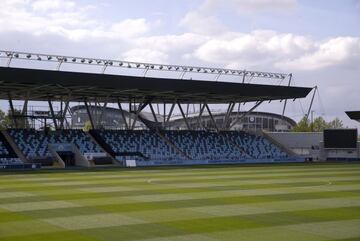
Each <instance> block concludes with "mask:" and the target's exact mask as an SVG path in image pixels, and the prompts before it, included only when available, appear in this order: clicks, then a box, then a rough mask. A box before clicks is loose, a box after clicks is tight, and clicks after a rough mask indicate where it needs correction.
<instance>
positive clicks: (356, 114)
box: [345, 111, 360, 121]
mask: <svg viewBox="0 0 360 241" xmlns="http://www.w3.org/2000/svg"><path fill="white" fill-rule="evenodd" d="M345 113H346V114H347V115H348V116H349V118H350V119H352V120H357V121H360V111H345Z"/></svg>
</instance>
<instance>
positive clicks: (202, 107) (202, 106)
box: [197, 103, 205, 128]
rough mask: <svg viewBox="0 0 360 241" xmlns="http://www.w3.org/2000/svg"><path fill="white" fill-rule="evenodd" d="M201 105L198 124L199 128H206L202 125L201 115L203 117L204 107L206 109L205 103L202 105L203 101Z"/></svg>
mask: <svg viewBox="0 0 360 241" xmlns="http://www.w3.org/2000/svg"><path fill="white" fill-rule="evenodd" d="M199 105H200V106H199V107H200V112H199V117H198V121H197V122H198V126H199V128H204V127H203V125H202V121H201V119H202V118H201V117H202V114H203V112H204V109H205V104H203V105H201V103H200V104H199Z"/></svg>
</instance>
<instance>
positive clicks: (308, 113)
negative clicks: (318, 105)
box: [306, 86, 318, 121]
mask: <svg viewBox="0 0 360 241" xmlns="http://www.w3.org/2000/svg"><path fill="white" fill-rule="evenodd" d="M313 89H314V93H313V96H312V97H311V102H310V106H309V109H308V112H307V114H306V121H308V120H309V115H310V111H311V108H312V105H313V103H314V98H315V94H316V91H317V90H318V89H317V86H315V87H314V88H313Z"/></svg>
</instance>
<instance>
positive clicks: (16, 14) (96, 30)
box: [0, 0, 160, 41]
mask: <svg viewBox="0 0 360 241" xmlns="http://www.w3.org/2000/svg"><path fill="white" fill-rule="evenodd" d="M95 9H96V8H94V7H93V6H91V5H85V6H78V5H77V4H76V3H75V2H72V1H67V0H64V1H61V0H51V1H50V0H38V1H35V2H31V1H25V0H23V1H21V0H15V1H10V0H4V3H2V10H1V11H0V32H5V31H11V32H13V31H18V32H25V33H31V34H35V35H47V34H58V35H60V36H62V37H65V38H67V39H70V40H73V41H80V40H87V39H88V38H98V39H126V38H132V37H135V36H140V35H143V34H145V33H147V32H149V31H150V30H151V29H153V28H156V27H158V26H159V25H160V22H159V21H154V22H148V21H147V20H146V19H144V18H138V19H123V20H121V21H119V22H114V23H108V22H102V21H100V20H98V19H94V18H92V17H91V13H93V11H94V10H95ZM109 26H110V27H109Z"/></svg>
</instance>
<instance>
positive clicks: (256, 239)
mask: <svg viewBox="0 0 360 241" xmlns="http://www.w3.org/2000/svg"><path fill="white" fill-rule="evenodd" d="M0 240H1V241H30V240H32V241H52V240H59V241H60V240H61V241H95V240H103V241H119V240H148V241H150V240H151V241H160V240H161V241H165V240H166V241H167V240H176V241H179V240H195V241H197V240H199V241H215V240H226V241H231V240H234V241H242V240H244V241H262V240H272V241H315V240H319V241H321V240H333V241H335V240H336V241H340V240H342V241H355V240H360V164H321V165H320V164H311V165H310V164H307V165H305V164H303V165H302V164H299V165H258V166H226V167H223V166H218V167H214V166H212V167H201V168H199V167H187V168H152V169H132V170H130V169H106V170H104V169H103V170H94V171H86V170H85V171H84V170H70V171H30V172H22V173H19V172H17V173H10V172H1V173H0Z"/></svg>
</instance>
